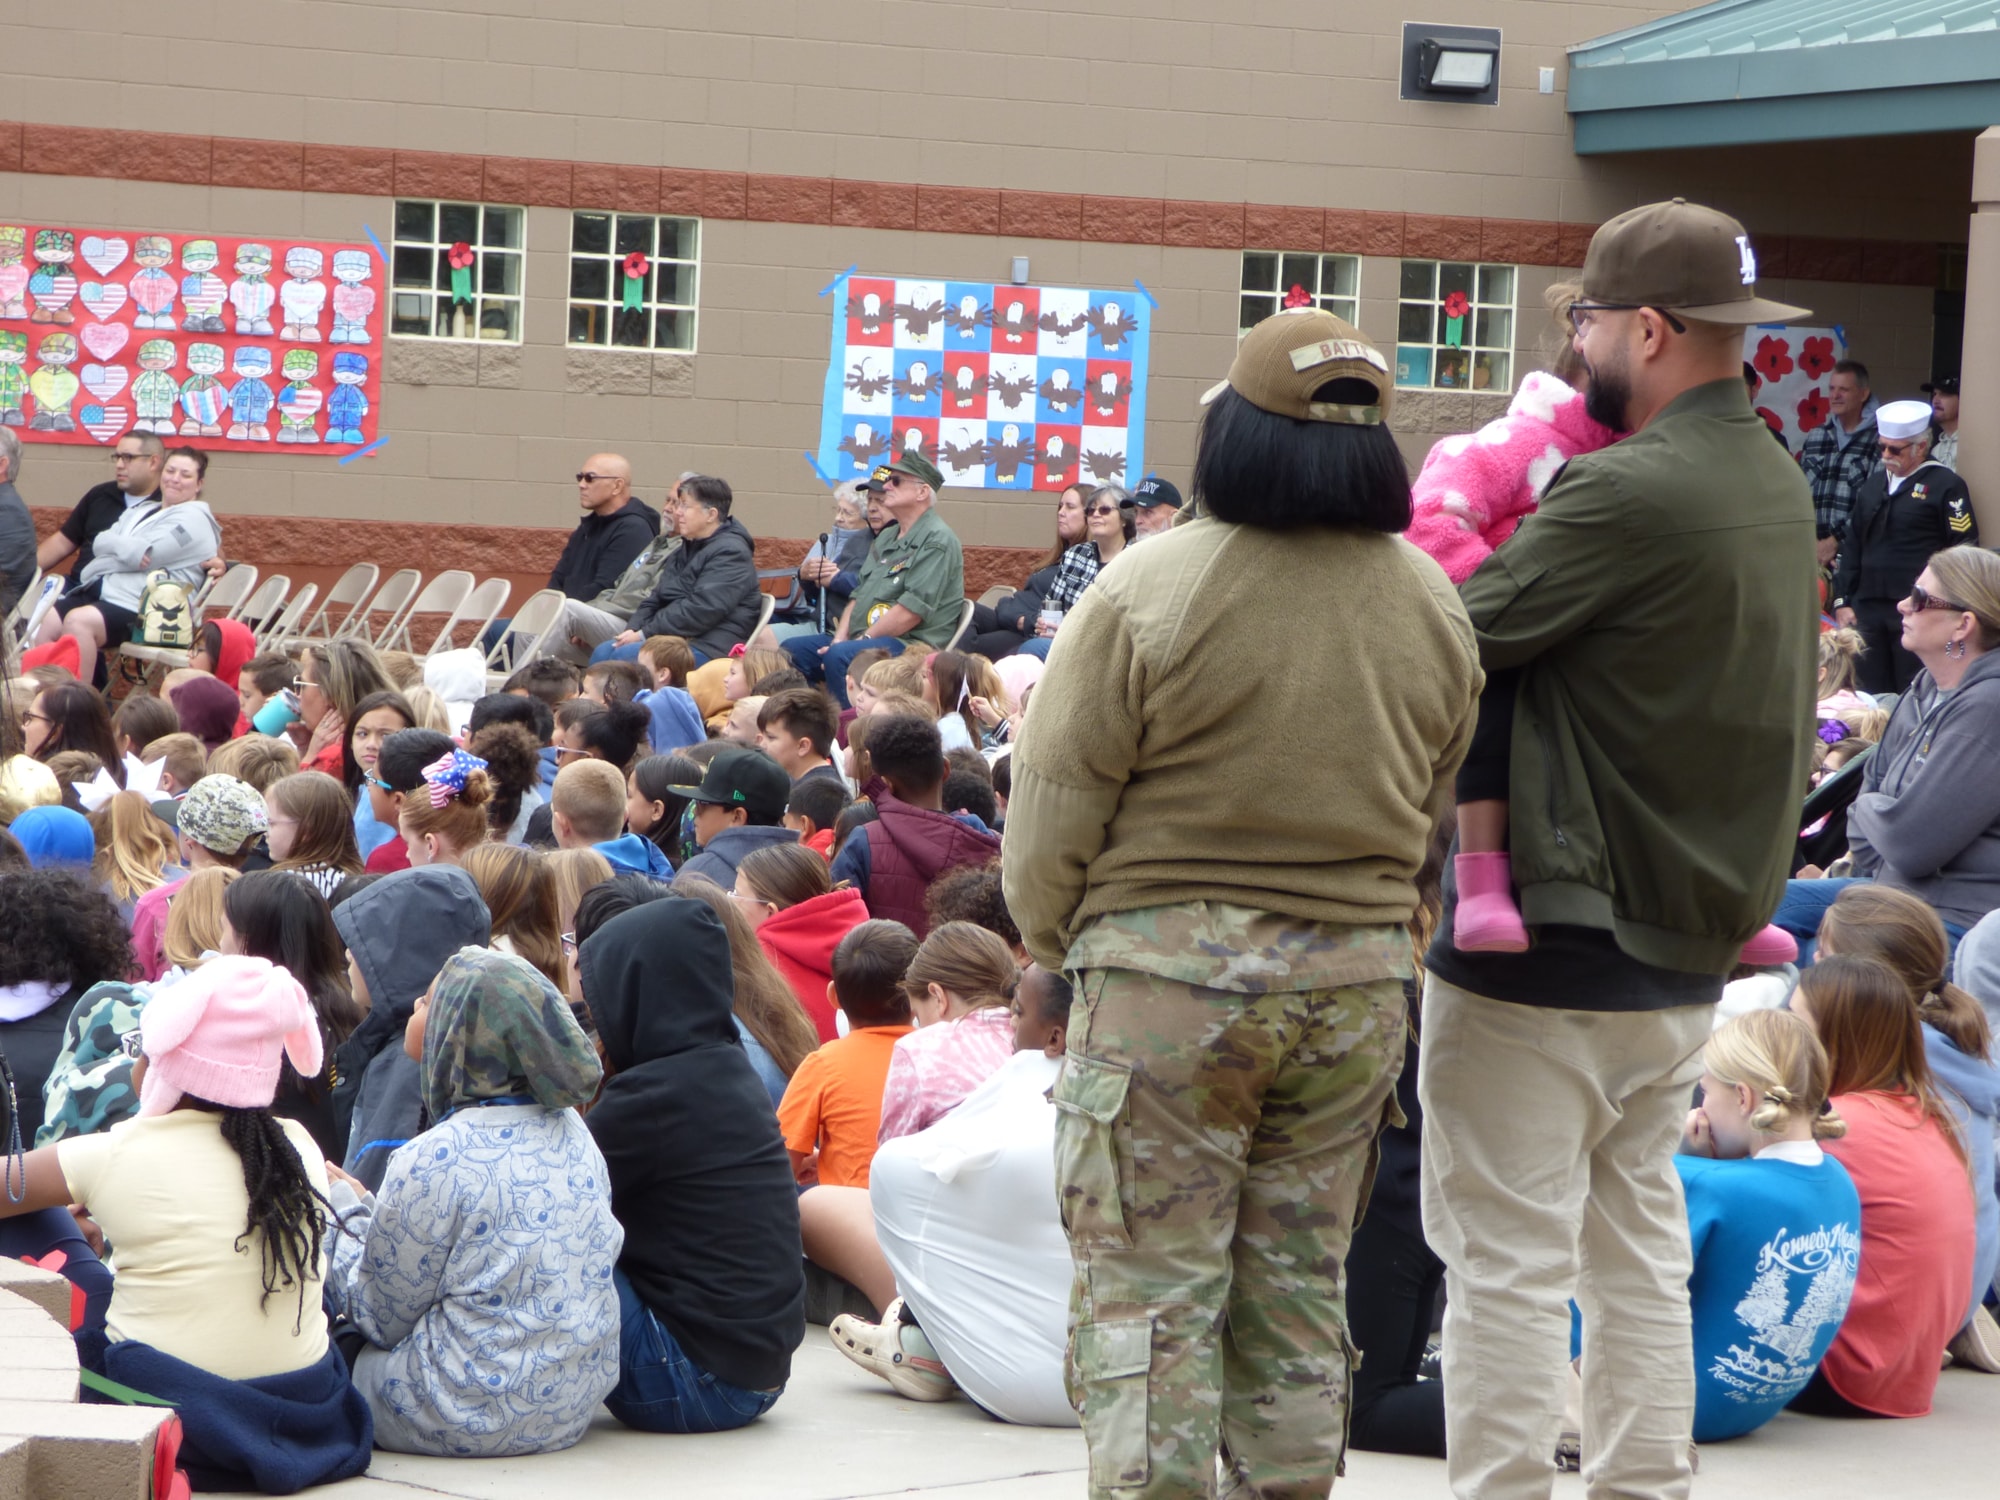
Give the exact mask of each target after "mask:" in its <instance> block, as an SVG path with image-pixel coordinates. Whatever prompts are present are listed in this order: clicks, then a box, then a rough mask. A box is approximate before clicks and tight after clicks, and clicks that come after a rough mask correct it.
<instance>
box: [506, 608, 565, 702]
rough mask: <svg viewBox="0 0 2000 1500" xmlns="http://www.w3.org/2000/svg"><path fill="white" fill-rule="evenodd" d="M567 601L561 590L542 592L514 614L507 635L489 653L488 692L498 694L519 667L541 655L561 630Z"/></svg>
mask: <svg viewBox="0 0 2000 1500" xmlns="http://www.w3.org/2000/svg"><path fill="white" fill-rule="evenodd" d="M568 602H569V601H568V600H567V599H566V598H565V597H564V595H563V592H562V590H561V589H542V590H540V591H539V592H537V593H533V594H530V595H529V596H528V599H527V602H526V603H524V604H523V605H522V606H521V607H520V608H519V609H517V610H515V611H514V618H513V619H512V620H510V621H509V622H508V624H507V630H506V632H505V633H504V634H503V635H502V636H501V637H500V639H499V640H497V641H495V642H494V643H493V649H492V650H491V651H489V652H488V653H487V654H486V687H487V691H489V692H498V691H499V690H500V688H501V686H502V684H504V683H505V682H506V681H507V679H508V678H509V677H511V676H513V675H514V672H515V669H516V668H518V667H520V666H521V665H522V664H523V663H525V662H530V661H533V660H534V659H535V658H536V657H537V656H539V655H541V654H542V648H543V647H544V646H545V645H546V644H547V643H548V642H549V641H550V640H551V639H552V638H553V637H554V635H555V633H556V631H558V630H560V629H561V628H562V622H563V606H564V605H565V604H566V603H568Z"/></svg>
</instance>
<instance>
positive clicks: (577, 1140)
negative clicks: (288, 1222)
mask: <svg viewBox="0 0 2000 1500" xmlns="http://www.w3.org/2000/svg"><path fill="white" fill-rule="evenodd" d="M419 873H420V872H419ZM458 873H460V874H463V873H464V872H463V871H460V872H458ZM398 878H399V877H397V876H390V877H388V878H387V879H385V880H382V881H379V882H377V884H376V885H375V886H373V887H370V890H379V889H381V888H382V887H383V886H386V885H388V884H390V883H391V882H392V881H395V880H397V879H398ZM467 878H468V879H470V877H467ZM362 894H363V895H364V896H365V895H367V894H368V892H366V891H364V892H363V893H362ZM359 899H360V897H357V898H356V900H357V901H358V900H359ZM354 904H355V903H354V902H348V903H346V905H347V906H352V905H354ZM344 909H345V908H344V907H343V910H344ZM403 1046H404V1049H405V1051H406V1052H407V1053H408V1055H409V1056H410V1057H411V1059H412V1060H416V1061H418V1062H419V1066H420V1069H421V1078H422V1086H423V1101H424V1108H425V1110H426V1111H427V1112H428V1115H429V1118H430V1119H431V1120H432V1121H434V1122H435V1123H434V1124H432V1126H431V1128H430V1129H428V1130H426V1131H425V1132H424V1133H423V1134H422V1135H420V1136H418V1137H417V1138H416V1139H415V1140H413V1141H411V1142H409V1143H408V1144H407V1145H404V1146H401V1147H399V1148H398V1149H397V1150H396V1151H395V1152H394V1153H393V1154H392V1155H391V1156H390V1158H389V1165H388V1172H387V1174H386V1176H385V1177H384V1179H383V1182H382V1186H381V1188H380V1190H379V1192H378V1193H377V1194H376V1195H372V1196H362V1195H359V1194H357V1193H356V1191H355V1189H356V1188H358V1187H359V1184H357V1183H355V1182H354V1181H353V1179H352V1178H348V1177H346V1176H345V1174H342V1176H341V1178H340V1179H338V1181H337V1185H336V1188H335V1198H334V1207H335V1209H336V1210H337V1211H338V1212H339V1215H340V1222H339V1223H338V1225H336V1226H334V1227H332V1228H331V1229H329V1231H328V1235H329V1245H328V1252H327V1253H328V1260H329V1269H328V1272H327V1297H328V1305H329V1306H330V1307H331V1309H332V1310H333V1311H334V1313H335V1314H336V1316H338V1317H343V1318H345V1319H347V1320H349V1321H350V1322H351V1323H352V1324H353V1329H354V1332H355V1333H358V1334H359V1335H360V1336H361V1337H360V1338H359V1339H356V1340H354V1341H353V1342H354V1343H355V1344H356V1345H357V1346H358V1347H357V1348H356V1350H355V1352H354V1355H353V1360H352V1363H353V1369H354V1386H355V1389H356V1390H358V1391H359V1392H360V1393H361V1394H362V1396H364V1397H365V1398H366V1400H367V1403H368V1407H369V1409H370V1410H371V1411H372V1412H373V1413H374V1417H375V1442H376V1444H377V1446H379V1447H382V1448H387V1449H389V1450H391V1451H392V1452H397V1453H429V1454H435V1455H438V1456H440V1457H466V1458H502V1457H511V1456H515V1455H519V1454H524V1453H553V1452H555V1451H557V1450H559V1449H563V1448H567V1447H569V1446H571V1445H572V1444H574V1443H575V1442H576V1441H577V1440H578V1439H579V1438H581V1437H582V1436H583V1434H584V1432H585V1431H586V1430H587V1429H588V1428H589V1426H590V1420H591V1418H592V1417H593V1416H594V1415H595V1414H596V1411H597V1406H598V1403H599V1402H600V1401H602V1400H603V1399H604V1398H605V1397H606V1396H608V1395H609V1394H610V1393H611V1390H612V1387H614V1386H615V1385H616V1384H617V1383H618V1321H619V1320H618V1292H617V1289H616V1288H615V1286H614V1285H613V1283H612V1269H613V1267H614V1266H615V1265H616V1264H617V1261H618V1252H619V1250H620V1248H621V1247H622V1246H623V1244H624V1240H625V1232H624V1230H622V1229H621V1228H619V1226H618V1221H617V1219H616V1218H614V1217H613V1215H612V1212H611V1188H610V1179H609V1176H608V1174H607V1172H606V1169H605V1165H604V1158H603V1156H602V1155H600V1154H599V1152H598V1149H597V1143H596V1142H595V1141H593V1140H592V1139H591V1136H590V1132H589V1130H587V1129H586V1128H585V1127H584V1123H583V1120H582V1118H581V1116H579V1115H578V1114H577V1112H576V1111H577V1106H579V1105H583V1104H587V1103H588V1102H589V1101H590V1098H591V1096H592V1095H593V1094H594V1093H596V1091H597V1086H598V1083H599V1081H600V1080H601V1079H602V1077H603V1069H602V1067H601V1065H600V1064H599V1063H598V1060H597V1054H596V1052H595V1051H593V1050H592V1048H591V1045H590V1041H589V1039H588V1038H587V1037H585V1036H584V1034H583V1030H582V1028H581V1027H579V1026H578V1025H577V1024H576V1019H575V1017H574V1016H572V1015H571V1014H570V1008H569V1004H568V1002H567V1001H565V1000H564V999H563V997H562V996H561V995H560V994H558V993H557V992H556V988H555V986H554V985H552V984H550V983H549V982H548V980H546V979H545V978H543V977H542V976H541V975H540V974H539V973H537V972H536V971H535V969H534V967H533V966H532V965H530V964H529V963H528V962H527V960H525V959H520V958H515V957H514V956H513V955H512V954H507V953H496V952H494V951H493V950H492V949H490V948H464V949H461V950H460V951H459V952H458V953H457V954H455V955H454V956H453V957H452V958H451V959H450V960H449V961H448V962H447V963H446V964H445V965H444V967H443V968H442V969H440V970H439V971H438V974H437V978H436V980H435V981H434V982H433V983H432V984H431V985H430V987H429V993H428V994H426V995H424V996H423V997H422V998H421V999H420V1000H419V1001H418V1002H417V1004H416V1006H415V1008H414V1009H413V1010H412V1011H411V1012H410V1019H409V1025H408V1027H407V1029H406V1030H405V1032H404V1036H403ZM344 1346H345V1343H344Z"/></svg>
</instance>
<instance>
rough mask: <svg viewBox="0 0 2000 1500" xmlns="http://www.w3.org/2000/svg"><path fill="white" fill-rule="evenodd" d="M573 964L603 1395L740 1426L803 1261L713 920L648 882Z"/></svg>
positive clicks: (763, 1388)
mask: <svg viewBox="0 0 2000 1500" xmlns="http://www.w3.org/2000/svg"><path fill="white" fill-rule="evenodd" d="M593 894H595V893H594V892H593ZM587 899H589V898H586V900H587ZM582 925H583V918H582V915H581V912H579V916H578V926H579V927H581V926H582ZM579 967H580V969H581V971H582V984H583V996H584V999H585V1001H586V1002H587V1003H588V1005H589V1007H590V1013H591V1015H592V1017H593V1018H594V1019H595V1020H596V1023H597V1035H598V1039H599V1041H600V1042H601V1043H602V1045H603V1047H604V1058H605V1062H606V1065H607V1066H608V1068H609V1069H610V1076H609V1077H608V1078H607V1079H606V1080H605V1083H604V1092H603V1095H602V1097H600V1098H599V1099H598V1101H597V1103H596V1105H595V1106H593V1107H592V1109H591V1111H590V1116H589V1126H590V1133H591V1135H592V1136H593V1137H595V1139H596V1141H597V1144H598V1147H599V1148H600V1149H601V1150H602V1151H603V1153H604V1160H605V1163H606V1166H607V1170H608V1171H609V1174H610V1182H611V1205H612V1209H613V1211H614V1212H615V1213H616V1214H617V1216H618V1222H619V1223H620V1224H621V1225H622V1226H624V1229H625V1249H624V1253H623V1255H622V1256H621V1257H620V1258H619V1261H618V1270H617V1273H616V1276H615V1278H614V1279H615V1282H616V1285H617V1289H618V1303H619V1312H620V1317H621V1321H622V1324H623V1331H622V1334H621V1337H620V1343H619V1374H618V1384H617V1386H616V1388H615V1389H614V1390H613V1391H612V1392H611V1394H610V1395H609V1396H607V1397H606V1398H605V1405H606V1406H608V1407H609V1408H610V1409H611V1414H612V1415H613V1416H614V1417H616V1418H618V1420H619V1421H621V1422H623V1423H624V1424H625V1425H626V1426H628V1427H636V1428H638V1429H639V1430H640V1431H642V1432H721V1431H725V1430H727V1429H729V1428H733V1427H742V1426H744V1425H746V1424H747V1423H749V1422H752V1421H754V1420H755V1419H756V1418H757V1417H759V1416H761V1415H763V1413H765V1412H766V1411H769V1410H770V1409H771V1407H772V1406H773V1405H774V1404H775V1403H776V1402H777V1399H778V1397H779V1396H780V1395H781V1394H783V1392H784V1388H785V1382H786V1381H787V1380H788V1379H789V1378H790V1376H791V1366H792V1350H793V1349H794V1348H796V1347H797V1346H798V1343H799V1340H800V1339H801V1338H802V1337H803V1336H804V1333H805V1268H804V1263H803V1261H802V1260H801V1259H800V1255H799V1206H798V1189H797V1187H796V1186H795V1185H794V1183H793V1181H792V1171H791V1164H790V1162H789V1160H788V1159H787V1157H786V1155H785V1147H784V1140H783V1137H782V1136H781V1135H780V1134H779V1131H778V1122H777V1119H776V1117H775V1116H773V1114H772V1113H771V1105H770V1096H769V1095H768V1094H767V1093H766V1092H765V1086H764V1084H763V1083H762V1082H761V1081H760V1080H759V1078H758V1076H757V1074H756V1072H755V1071H754V1070H753V1069H752V1067H751V1065H750V1060H749V1058H748V1057H747V1056H746V1055H745V1053H744V1049H743V1047H742V1046H741V1045H740V1044H739V1042H738V1033H737V1028H736V1020H735V1017H734V1014H733V1000H732V981H731V972H732V969H731V951H730V943H729V938H728V936H727V934H726V933H725V932H724V930H723V926H722V924H721V923H720V922H718V921H717V920H716V917H715V914H714V912H713V911H711V910H707V909H704V907H703V906H702V905H701V903H699V902H697V901H687V900H675V899H672V898H668V899H664V900H657V901H653V902H650V903H647V904H644V905H640V906H636V907H634V908H633V909H631V910H629V911H627V912H625V913H624V914H622V915H620V916H617V917H614V918H613V919H612V920H610V921H609V922H606V923H604V924H603V925H602V926H601V927H599V928H597V929H596V930H595V931H594V932H593V933H592V934H591V935H590V937H589V938H588V939H586V941H585V942H584V945H583V948H582V952H581V954H580V958H579ZM662 993H670V994H672V996H673V1003H672V1004H671V1005H661V1004H658V1003H657V1001H658V997H659V996H660V995H661V994H662Z"/></svg>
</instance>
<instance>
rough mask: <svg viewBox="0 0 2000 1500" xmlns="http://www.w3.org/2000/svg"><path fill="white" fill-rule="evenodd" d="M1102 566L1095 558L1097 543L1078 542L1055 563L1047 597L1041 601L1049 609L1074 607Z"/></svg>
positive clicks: (1095, 578)
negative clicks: (1053, 578) (1052, 580)
mask: <svg viewBox="0 0 2000 1500" xmlns="http://www.w3.org/2000/svg"><path fill="white" fill-rule="evenodd" d="M1102 566H1103V564H1102V563H1100V562H1099V561H1098V560H1097V543H1095V542H1078V543H1077V544H1076V545H1075V546H1074V547H1071V548H1069V549H1068V550H1066V551H1065V552H1064V553H1063V555H1062V561H1061V562H1059V563H1057V564H1056V576H1055V581H1054V582H1053V583H1051V584H1050V585H1049V592H1048V597H1047V598H1046V599H1045V600H1044V601H1043V602H1044V603H1046V604H1047V606H1048V607H1049V608H1050V609H1060V610H1064V611H1068V610H1072V609H1075V608H1076V601H1077V600H1079V599H1081V598H1082V597H1083V591H1084V590H1085V589H1087V588H1089V587H1090V586H1091V585H1092V584H1093V583H1095V582H1096V581H1097V570H1098V569H1099V568H1101V567H1102Z"/></svg>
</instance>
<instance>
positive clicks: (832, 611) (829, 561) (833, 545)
mask: <svg viewBox="0 0 2000 1500" xmlns="http://www.w3.org/2000/svg"><path fill="white" fill-rule="evenodd" d="M889 519H890V517H889V512H888V510H887V509H886V508H885V507H884V505H883V503H882V497H881V496H880V495H875V494H863V493H862V490H861V486H860V485H858V484H856V483H854V482H853V481H852V480H849V481H847V482H846V483H844V484H842V485H840V486H838V487H837V488H836V489H835V490H834V492H833V526H832V528H831V529H830V530H828V531H827V532H826V533H825V534H824V535H822V536H820V537H819V538H818V539H817V540H815V541H814V542H813V544H812V546H811V547H809V548H808V549H807V550H806V555H805V557H804V558H803V559H802V560H801V561H800V563H799V568H798V577H799V581H798V585H797V586H796V587H795V588H794V589H793V590H792V592H791V596H790V597H789V598H787V599H785V600H783V601H782V602H781V603H780V604H779V605H778V607H777V610H776V611H775V612H774V613H773V615H772V617H771V624H770V626H769V634H770V637H771V638H770V640H768V641H766V640H763V639H761V638H760V639H759V640H758V641H757V642H756V644H758V645H761V646H771V647H775V646H776V645H777V643H778V642H780V641H785V640H789V639H791V637H793V636H795V635H811V634H812V633H813V632H814V631H816V630H825V629H826V628H827V626H828V625H829V623H830V622H832V621H834V620H838V619H839V618H840V612H841V611H842V610H843V609H845V608H847V601H848V599H849V597H850V596H851V595H852V594H853V593H854V584H855V581H856V579H857V578H858V577H859V575H860V571H861V564H862V563H863V562H865V561H866V560H867V558H868V549H869V547H870V546H872V545H873V544H874V541H875V538H876V537H877V536H878V535H880V534H881V532H882V530H883V528H884V527H886V526H887V525H888V524H889Z"/></svg>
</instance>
